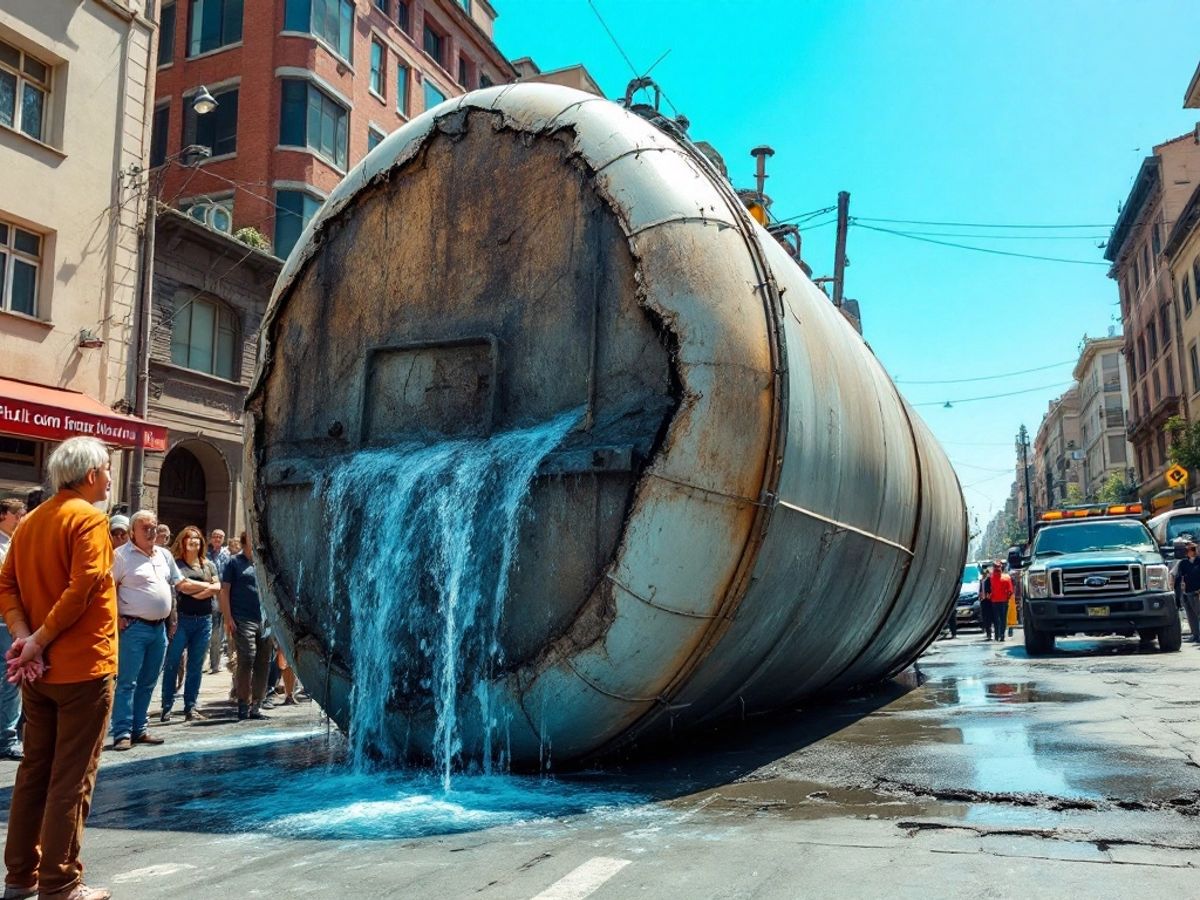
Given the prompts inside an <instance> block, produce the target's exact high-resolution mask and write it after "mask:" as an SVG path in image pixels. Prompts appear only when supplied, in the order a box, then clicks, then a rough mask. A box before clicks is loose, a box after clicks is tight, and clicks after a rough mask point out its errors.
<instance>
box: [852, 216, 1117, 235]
mask: <svg viewBox="0 0 1200 900" xmlns="http://www.w3.org/2000/svg"><path fill="white" fill-rule="evenodd" d="M855 218H856V219H859V220H860V221H863V222H887V223H889V224H892V225H933V226H937V227H942V228H1039V229H1042V228H1044V229H1057V230H1059V231H1062V230H1065V229H1071V228H1112V223H1111V222H1103V223H1100V224H1091V225H1087V224H1085V225H1048V224H1042V223H1038V224H1032V223H1030V224H1024V223H1022V224H1013V223H1009V224H1005V223H1000V222H930V221H928V220H925V219H881V218H877V217H875V216H855Z"/></svg>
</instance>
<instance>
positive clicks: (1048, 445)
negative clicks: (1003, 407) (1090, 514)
mask: <svg viewBox="0 0 1200 900" xmlns="http://www.w3.org/2000/svg"><path fill="white" fill-rule="evenodd" d="M1079 442H1080V438H1079V386H1078V385H1074V386H1072V387H1070V388H1068V389H1067V390H1066V391H1065V392H1064V393H1063V395H1062V396H1061V397H1059V398H1057V399H1056V400H1052V401H1051V402H1050V408H1049V410H1047V412H1046V415H1045V416H1044V417H1043V418H1042V423H1041V425H1040V426H1039V427H1038V432H1037V437H1036V438H1035V439H1034V442H1033V457H1034V473H1033V484H1032V485H1031V487H1032V489H1033V497H1034V506H1035V509H1034V513H1035V515H1037V514H1041V513H1042V512H1044V511H1045V510H1047V509H1054V508H1056V507H1059V506H1063V505H1065V504H1067V503H1068V502H1070V500H1069V494H1068V491H1069V488H1070V486H1071V485H1075V486H1076V487H1077V488H1078V489H1079V490H1082V484H1081V478H1082V472H1083V453H1082V451H1081V450H1080V447H1079Z"/></svg>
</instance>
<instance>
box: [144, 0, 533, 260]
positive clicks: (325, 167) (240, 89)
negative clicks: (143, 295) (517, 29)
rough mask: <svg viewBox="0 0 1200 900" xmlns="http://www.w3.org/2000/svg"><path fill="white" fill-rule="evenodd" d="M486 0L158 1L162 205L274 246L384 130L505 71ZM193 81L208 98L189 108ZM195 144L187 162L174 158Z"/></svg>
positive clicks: (497, 79) (283, 249)
mask: <svg viewBox="0 0 1200 900" xmlns="http://www.w3.org/2000/svg"><path fill="white" fill-rule="evenodd" d="M495 17H496V12H495V10H494V9H493V7H492V6H491V5H490V4H489V3H488V2H487V0H270V2H262V3H256V4H245V5H244V4H243V3H242V2H240V0H169V2H166V3H164V4H163V7H162V26H163V27H162V32H163V33H162V41H161V43H160V45H159V51H158V56H157V59H158V79H157V91H156V99H155V103H154V146H153V151H154V152H153V160H152V161H153V163H154V164H155V165H162V166H164V167H165V168H164V178H163V190H162V197H163V200H164V202H167V203H169V204H170V205H172V206H177V207H179V208H181V209H183V210H186V211H188V212H189V213H190V214H191V215H193V216H194V217H195V218H196V219H197V220H199V221H202V222H204V223H206V224H207V225H209V226H210V227H213V228H215V229H217V230H222V231H227V232H231V233H232V232H235V231H238V230H239V229H241V228H245V227H250V228H255V229H257V230H258V231H259V232H261V233H262V234H263V235H264V236H265V237H266V238H267V239H268V240H269V241H270V243H271V246H272V249H273V252H274V253H275V254H276V255H277V256H280V257H286V255H287V254H288V252H290V250H291V248H292V247H293V246H294V244H295V242H296V240H297V239H298V238H299V236H300V233H301V231H302V230H303V228H304V226H305V225H306V224H307V222H308V220H309V219H310V218H311V217H312V215H313V213H315V211H316V210H317V208H318V207H319V206H320V204H321V202H322V201H323V200H324V198H325V197H326V196H327V195H328V193H329V191H331V190H332V189H333V187H334V186H335V185H336V184H337V183H338V182H339V181H340V180H341V179H342V177H343V176H344V175H345V174H346V172H347V171H349V169H350V168H351V167H353V166H354V165H355V164H356V163H357V162H358V161H359V160H360V159H361V158H362V157H363V156H365V155H366V154H367V153H368V152H369V151H370V150H371V149H372V148H373V147H374V146H375V145H376V144H377V143H379V141H381V140H382V139H383V137H384V136H386V135H387V134H388V133H390V132H391V131H393V130H395V129H396V128H398V127H400V126H401V125H402V124H404V123H405V122H407V121H409V119H411V118H412V117H414V116H416V115H419V114H420V113H421V112H423V111H424V110H426V109H428V108H430V107H432V106H435V105H437V104H438V103H441V102H442V101H443V100H445V99H446V98H448V97H451V96H455V95H458V94H461V93H463V92H465V91H467V90H473V89H475V88H478V87H486V86H488V85H490V84H500V83H505V82H510V81H513V80H514V79H515V78H516V77H517V72H516V70H515V69H514V68H513V67H512V66H511V65H510V64H509V62H508V61H507V59H506V58H505V57H504V56H503V55H502V54H501V53H500V51H499V49H498V48H497V47H496V45H495V44H494V42H493V41H492V27H493V22H494V20H495ZM202 86H203V87H206V88H207V89H208V90H209V91H210V92H211V93H212V95H213V97H214V98H215V99H216V101H217V108H216V109H215V110H214V111H213V113H211V114H210V115H207V116H202V117H201V116H197V115H195V114H194V113H193V112H192V111H191V99H192V98H193V97H194V96H195V95H196V93H197V92H198V91H199V90H200V89H201V87H202ZM192 145H201V146H204V147H206V148H208V151H209V154H210V155H209V156H208V157H207V158H206V159H203V160H201V161H200V162H199V164H198V165H192V166H189V165H184V164H181V163H182V162H185V161H187V160H176V159H175V157H177V156H179V155H180V154H181V152H182V151H183V148H185V147H188V146H192Z"/></svg>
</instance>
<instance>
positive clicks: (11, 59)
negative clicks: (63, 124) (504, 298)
mask: <svg viewBox="0 0 1200 900" xmlns="http://www.w3.org/2000/svg"><path fill="white" fill-rule="evenodd" d="M49 96H50V67H49V66H47V65H46V64H45V63H41V62H38V61H37V60H36V59H34V58H33V57H32V56H30V55H29V54H28V53H25V52H24V51H22V50H18V49H17V48H16V47H13V46H12V45H10V44H6V43H4V42H3V41H0V125H7V126H8V127H9V128H15V129H17V130H18V131H23V132H24V133H25V134H27V135H29V136H30V137H31V138H33V139H34V140H38V141H40V140H43V139H44V138H43V133H44V131H45V120H46V101H47V99H48V98H49Z"/></svg>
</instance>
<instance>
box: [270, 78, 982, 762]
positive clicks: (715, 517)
mask: <svg viewBox="0 0 1200 900" xmlns="http://www.w3.org/2000/svg"><path fill="white" fill-rule="evenodd" d="M261 341H262V344H261V355H260V359H261V362H260V370H259V372H258V375H257V378H256V380H255V383H254V387H253V389H252V393H251V397H250V400H249V403H248V415H249V425H250V433H251V440H250V441H249V442H248V448H247V465H248V469H249V471H250V473H251V478H252V498H251V505H252V511H251V520H252V527H253V531H254V535H255V538H254V539H255V541H256V546H257V547H258V556H259V579H260V584H262V585H263V588H264V592H265V595H266V598H267V602H268V608H269V609H270V610H271V611H272V613H273V615H274V617H275V619H276V621H277V623H278V624H279V625H280V626H282V635H281V638H282V642H283V644H284V645H285V652H286V653H287V654H288V655H289V656H290V657H291V658H292V660H293V661H294V663H295V665H296V667H297V669H298V671H299V674H300V676H301V678H302V680H303V681H304V683H305V685H306V686H307V687H308V689H309V690H310V691H311V692H312V693H313V694H314V695H315V696H316V698H317V699H318V701H320V702H321V704H322V705H323V706H324V707H325V708H326V710H328V711H329V712H330V714H331V715H332V717H333V718H334V720H335V721H337V722H338V723H339V724H340V725H342V726H345V725H346V722H347V717H348V715H349V712H348V710H349V706H348V704H349V702H350V701H349V697H350V688H351V686H352V683H353V678H354V667H355V663H354V652H353V647H352V646H351V641H350V638H349V633H350V632H349V624H348V623H347V621H346V617H345V616H330V615H329V612H330V609H333V610H334V611H335V612H336V611H340V610H341V609H342V608H343V607H344V606H345V603H346V600H345V597H344V596H343V595H341V594H340V593H339V592H338V591H337V590H335V589H331V588H330V586H329V585H330V584H331V582H330V581H329V579H328V578H327V575H328V572H329V568H330V566H331V565H333V566H337V565H338V564H339V562H340V560H339V557H338V554H337V548H333V552H332V553H331V552H330V548H329V547H327V546H326V541H325V539H324V535H323V532H322V524H321V523H323V522H328V521H329V518H330V516H336V515H337V514H338V510H319V509H314V508H313V505H314V502H316V501H315V499H314V498H315V494H314V492H313V482H314V480H315V479H319V477H320V472H321V471H322V467H323V466H327V465H328V464H329V461H330V460H331V459H333V458H336V457H338V456H339V455H342V454H345V453H347V452H349V451H353V450H354V449H356V448H361V447H372V446H386V445H389V444H394V443H396V442H398V441H412V440H417V441H427V442H428V441H435V440H439V439H444V438H452V437H453V438H457V437H464V436H466V437H469V436H481V435H488V434H492V433H495V432H497V431H500V430H503V429H508V428H511V427H514V426H517V425H521V424H524V423H530V422H538V421H545V420H547V419H549V418H551V417H552V416H554V415H555V414H557V413H560V412H562V411H563V410H567V409H570V408H572V407H582V408H584V409H585V410H586V414H585V415H584V418H583V421H582V423H581V425H580V427H578V428H577V429H575V431H573V432H572V434H571V435H570V436H569V438H568V440H567V441H566V442H565V444H564V445H563V447H562V448H561V449H560V450H559V451H558V452H556V453H555V454H553V455H552V457H551V458H550V459H549V460H548V461H547V463H546V464H545V465H543V467H542V471H541V472H540V474H539V475H538V477H537V478H536V479H535V480H534V483H533V485H532V488H531V493H530V496H529V499H528V506H529V515H528V516H526V517H525V519H524V520H523V524H522V526H521V531H520V539H519V544H518V551H517V558H516V564H515V565H514V566H513V567H512V572H513V575H512V580H511V585H510V589H509V592H508V596H507V600H506V603H505V606H504V610H503V617H502V622H501V625H500V629H501V631H500V638H501V643H502V645H503V654H502V655H503V661H504V665H503V666H502V667H501V669H500V670H499V671H497V672H496V673H495V675H494V678H493V680H492V684H491V688H492V690H493V691H494V693H495V695H496V698H497V709H498V710H499V714H500V715H502V716H503V717H504V721H505V722H506V723H507V724H506V729H507V734H506V737H505V740H506V743H507V746H508V750H509V752H511V759H512V762H513V763H514V764H515V765H517V766H521V765H528V764H532V763H536V761H537V760H538V759H539V758H540V757H541V756H543V755H544V754H545V752H546V749H547V748H548V747H552V748H553V758H554V761H555V763H556V764H560V763H563V762H568V761H573V760H574V761H577V760H580V759H582V758H586V757H589V756H594V755H596V754H600V753H604V752H607V751H609V750H611V749H613V748H615V747H617V746H620V745H622V744H624V743H627V742H629V741H631V740H633V739H634V738H639V737H642V736H645V737H651V736H655V735H661V734H664V733H665V732H667V730H668V729H672V728H674V729H679V728H681V727H682V726H692V725H696V724H699V723H706V722H710V721H713V720H716V719H719V718H722V717H730V716H740V715H747V714H751V713H755V712H760V711H764V710H767V709H770V708H774V707H779V706H781V705H783V704H787V703H791V702H794V701H796V700H799V699H801V698H804V697H806V696H811V695H813V694H817V693H822V692H829V691H834V690H838V689H844V688H849V687H852V686H855V685H862V684H865V683H869V682H872V681H875V680H878V679H881V678H884V677H886V676H888V675H890V674H893V673H895V672H897V671H899V670H900V669H901V668H902V667H904V666H905V665H907V664H908V663H909V662H910V661H912V660H913V659H914V658H915V657H916V656H917V655H918V654H919V653H920V652H921V651H922V650H923V649H924V648H925V647H926V646H927V645H928V643H929V642H930V641H931V640H932V639H933V636H934V635H935V634H936V632H937V631H938V629H939V627H940V625H941V623H942V621H943V620H944V618H945V616H946V614H947V613H948V611H949V609H950V607H951V605H952V604H953V602H954V598H955V597H956V595H957V590H958V586H959V576H960V574H961V568H962V563H963V559H964V557H965V554H966V541H967V529H966V514H965V509H964V504H963V499H962V494H961V491H960V489H959V485H958V482H957V480H956V478H955V475H954V473H953V471H952V469H951V467H950V465H949V463H948V461H947V459H946V458H945V456H944V455H943V453H942V451H941V449H940V447H939V446H938V445H937V443H936V442H935V441H934V440H933V438H932V437H931V435H930V433H929V432H928V430H927V429H926V427H925V426H924V424H923V423H922V422H921V421H920V419H918V418H917V416H916V415H915V414H914V413H913V411H912V410H911V408H910V407H909V406H908V405H907V403H906V402H905V401H904V399H903V398H902V397H901V396H900V395H899V394H898V393H897V391H896V388H895V387H894V386H893V384H892V382H891V381H890V380H889V378H888V376H887V375H886V373H885V372H884V370H883V368H882V366H881V365H880V364H879V362H878V361H877V360H876V359H875V357H874V356H873V355H872V353H871V351H870V349H869V348H868V347H867V346H866V345H865V344H864V343H863V341H862V339H861V338H860V337H859V336H858V334H856V333H855V331H854V330H853V329H852V328H851V327H850V326H849V325H848V324H847V322H846V321H845V320H844V319H843V317H842V316H841V315H840V314H839V312H838V311H837V310H836V309H835V308H834V307H833V306H832V305H831V304H830V302H829V300H828V299H827V298H826V297H825V295H824V294H822V293H821V291H819V290H818V289H817V288H816V287H815V286H814V285H813V284H812V283H811V282H810V281H809V280H808V279H807V278H806V277H805V276H804V274H803V273H802V272H801V271H800V269H799V268H798V267H797V265H796V264H795V263H794V262H793V261H792V259H791V258H790V257H789V256H788V255H787V254H786V253H785V252H784V251H783V249H782V248H781V247H780V246H779V245H778V244H777V243H776V242H775V241H774V240H773V239H772V238H771V237H770V236H769V235H768V234H767V233H766V232H765V231H764V230H763V229H762V228H760V227H759V226H758V225H756V224H755V223H754V222H753V221H752V220H751V219H750V217H749V216H748V215H747V213H746V210H745V209H744V207H743V206H742V204H741V203H740V202H739V201H738V199H737V197H736V195H735V194H734V192H733V191H732V190H731V188H730V186H729V184H728V183H727V182H725V181H724V179H722V178H721V176H720V175H719V174H717V172H716V171H715V170H714V168H713V167H712V165H711V164H710V163H709V162H708V161H707V160H706V159H704V158H703V157H702V156H701V155H700V154H698V153H697V151H696V150H695V148H694V147H692V146H691V145H689V144H687V143H686V142H680V141H677V140H675V139H673V138H672V137H670V136H668V135H667V134H666V133H664V132H663V131H660V130H659V129H657V128H656V127H654V126H653V125H652V124H650V123H649V122H647V121H644V120H643V119H641V118H639V117H638V116H636V115H634V114H632V113H630V112H628V111H626V110H625V109H623V108H621V107H620V106H618V105H616V104H613V103H610V102H608V101H606V100H604V99H601V98H598V97H594V96H591V95H587V94H583V93H579V92H576V91H572V90H569V89H566V88H561V87H554V86H547V85H515V86H506V87H495V88H489V89H486V90H481V91H477V92H474V93H471V94H468V95H466V96H464V97H460V98H456V99H454V100H451V101H448V102H446V103H444V104H442V105H441V106H438V107H436V108H435V109H433V110H430V111H429V112H427V113H425V114H424V115H422V116H420V117H419V118H417V119H415V120H413V121H412V122H411V123H409V124H408V125H407V126H405V127H404V128H402V129H400V130H399V131H397V132H395V133H393V134H392V135H390V136H389V137H388V138H387V139H386V140H385V141H384V142H383V143H382V144H381V145H380V146H379V147H378V148H376V149H375V150H374V151H373V152H372V153H371V154H370V155H369V156H368V157H367V158H366V159H365V160H364V161H363V162H362V163H361V164H360V165H359V166H357V167H356V168H355V169H354V170H353V171H352V172H351V173H350V174H349V175H348V176H347V177H346V179H345V180H344V181H343V183H342V184H341V185H340V186H339V187H338V188H337V190H336V191H335V192H334V193H333V195H332V196H330V198H329V200H328V201H327V202H326V203H325V205H324V207H323V208H322V210H321V211H320V212H319V213H318V214H317V216H316V217H315V218H314V220H313V221H312V222H311V223H310V225H309V226H308V228H307V229H306V230H305V233H304V235H303V236H302V238H301V240H300V243H299V244H298V245H297V248H296V249H295V250H294V251H293V253H292V254H291V256H290V258H289V259H288V261H287V264H286V266H285V268H284V270H283V273H282V275H281V276H280V279H279V282H278V284H277V286H276V289H275V293H274V296H273V298H272V300H271V305H270V308H269V311H268V313H267V317H266V319H265V321H264V324H263V329H262V337H261ZM363 489H364V490H370V489H371V487H370V486H369V485H364V488H363ZM378 539H379V541H380V552H381V553H386V552H389V551H388V548H387V536H386V535H380V536H378ZM331 560H332V562H331ZM306 573H307V574H306ZM342 574H343V575H344V574H345V573H342ZM403 639H404V638H403V637H402V636H399V635H398V636H397V640H403ZM464 689H465V688H464ZM430 715H431V713H430V711H429V707H428V704H423V703H422V702H421V698H420V697H419V696H414V689H412V688H411V687H410V688H409V690H408V691H407V692H406V691H405V690H400V689H398V690H397V692H396V695H395V696H394V697H393V699H392V718H393V719H394V722H393V723H392V725H391V727H393V728H394V730H395V731H396V733H397V734H400V733H403V735H404V740H405V745H406V746H407V747H408V749H409V752H410V753H412V754H414V755H422V754H424V753H426V752H427V751H428V750H429V747H428V742H429V740H430V729H431V723H430V722H429V721H428V719H429V716H430ZM461 724H462V728H463V738H464V742H465V743H466V745H467V747H468V749H469V748H470V747H471V746H472V745H473V744H474V743H476V742H477V741H478V740H479V736H478V734H476V733H475V732H477V731H478V729H479V727H480V723H479V722H478V721H474V722H472V721H464V722H463V723H461Z"/></svg>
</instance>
